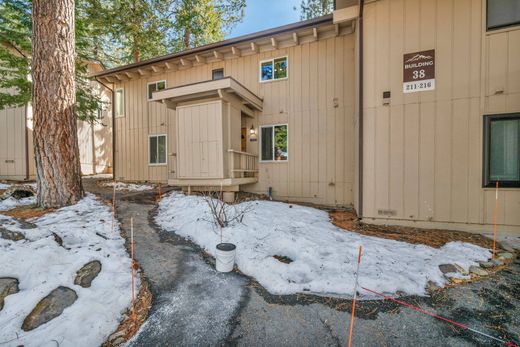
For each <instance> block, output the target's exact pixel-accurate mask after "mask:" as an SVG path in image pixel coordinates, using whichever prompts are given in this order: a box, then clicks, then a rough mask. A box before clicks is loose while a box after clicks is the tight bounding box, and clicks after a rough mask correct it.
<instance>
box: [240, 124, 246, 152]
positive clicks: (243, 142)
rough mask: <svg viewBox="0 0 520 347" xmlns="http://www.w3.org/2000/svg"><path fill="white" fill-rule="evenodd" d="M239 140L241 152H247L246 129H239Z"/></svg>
mask: <svg viewBox="0 0 520 347" xmlns="http://www.w3.org/2000/svg"><path fill="white" fill-rule="evenodd" d="M240 134H241V140H240V150H241V151H242V152H247V128H242V129H240Z"/></svg>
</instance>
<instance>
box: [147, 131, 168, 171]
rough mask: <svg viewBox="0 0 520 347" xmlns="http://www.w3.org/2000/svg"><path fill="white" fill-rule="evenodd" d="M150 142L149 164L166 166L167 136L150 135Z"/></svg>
mask: <svg viewBox="0 0 520 347" xmlns="http://www.w3.org/2000/svg"><path fill="white" fill-rule="evenodd" d="M149 142H150V143H149V146H148V151H149V164H150V165H164V164H166V135H150V136H149Z"/></svg>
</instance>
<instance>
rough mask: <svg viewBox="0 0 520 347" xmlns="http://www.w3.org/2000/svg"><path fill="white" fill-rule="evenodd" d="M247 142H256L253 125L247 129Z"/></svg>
mask: <svg viewBox="0 0 520 347" xmlns="http://www.w3.org/2000/svg"><path fill="white" fill-rule="evenodd" d="M249 141H251V142H254V141H256V129H255V126H254V125H251V128H249Z"/></svg>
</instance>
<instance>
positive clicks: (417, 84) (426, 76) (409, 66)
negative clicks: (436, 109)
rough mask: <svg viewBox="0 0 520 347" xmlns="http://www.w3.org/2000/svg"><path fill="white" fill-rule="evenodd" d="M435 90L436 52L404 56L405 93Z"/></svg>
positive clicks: (432, 50) (430, 51)
mask: <svg viewBox="0 0 520 347" xmlns="http://www.w3.org/2000/svg"><path fill="white" fill-rule="evenodd" d="M434 89H435V50H434V49H431V50H429V51H422V52H415V53H408V54H405V55H404V56H403V93H415V92H422V91H425V90H434Z"/></svg>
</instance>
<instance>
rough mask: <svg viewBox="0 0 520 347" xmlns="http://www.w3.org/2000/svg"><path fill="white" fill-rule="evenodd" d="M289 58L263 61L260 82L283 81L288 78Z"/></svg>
mask: <svg viewBox="0 0 520 347" xmlns="http://www.w3.org/2000/svg"><path fill="white" fill-rule="evenodd" d="M288 65H289V64H288V59H287V57H281V58H274V59H269V60H263V61H261V62H260V82H267V81H273V80H274V81H275V80H282V79H284V78H287V76H288Z"/></svg>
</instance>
